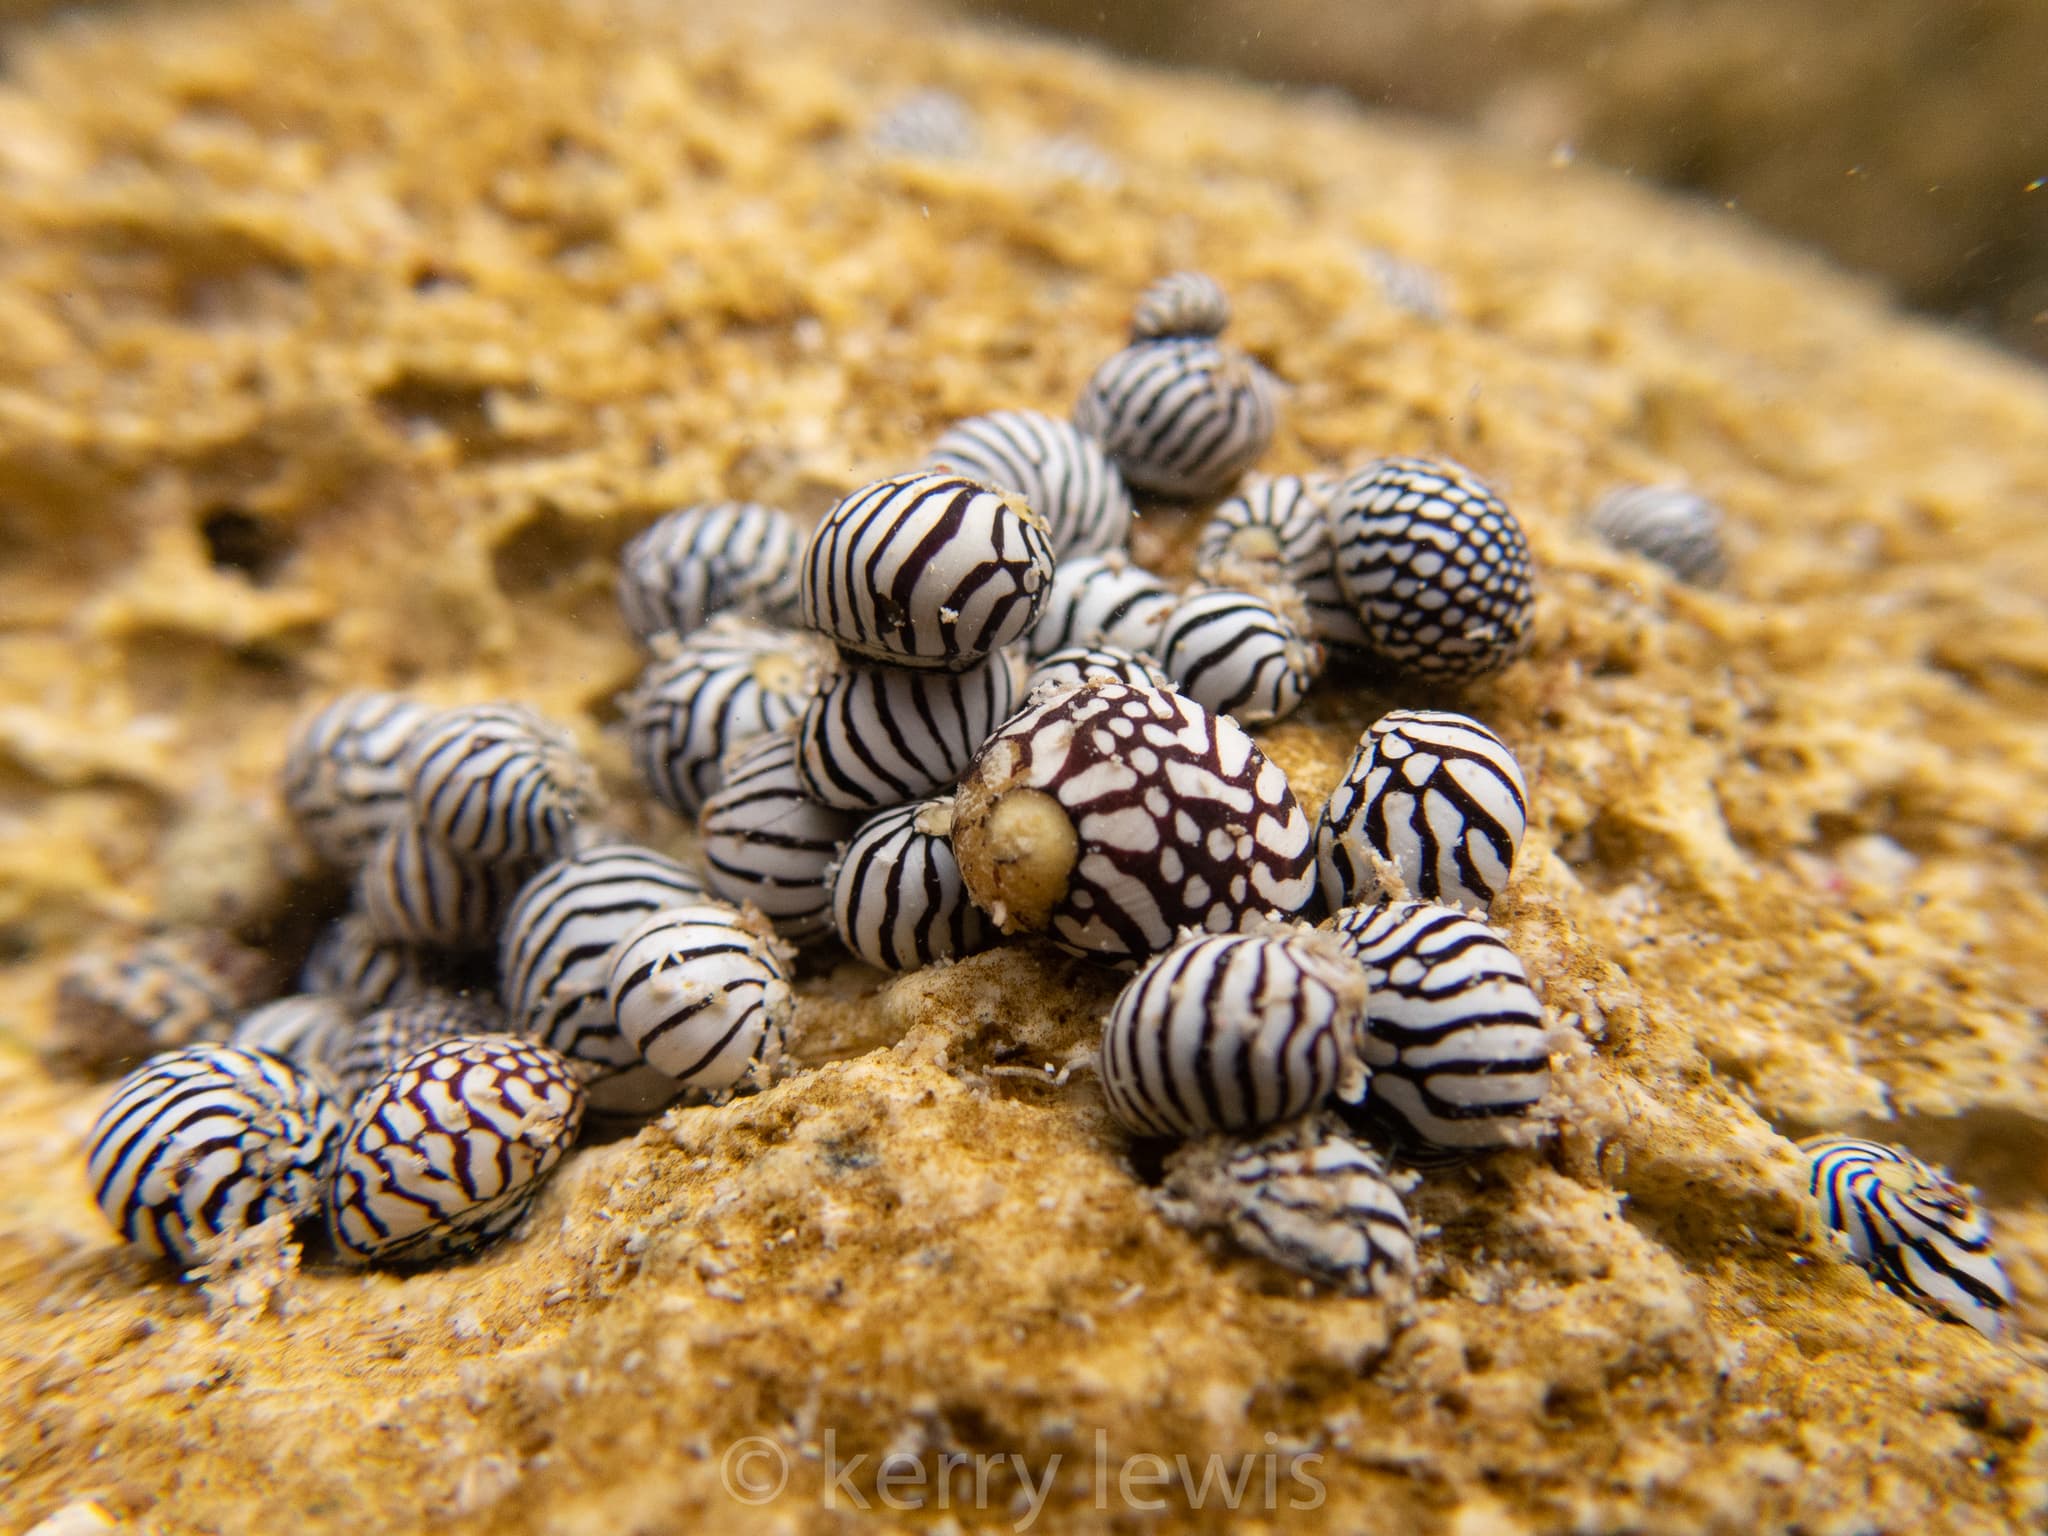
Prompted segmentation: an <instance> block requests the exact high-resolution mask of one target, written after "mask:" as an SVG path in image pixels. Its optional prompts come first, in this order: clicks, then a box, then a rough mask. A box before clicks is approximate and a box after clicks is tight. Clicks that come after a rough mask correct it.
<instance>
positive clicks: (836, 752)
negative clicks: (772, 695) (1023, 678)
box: [797, 652, 1017, 811]
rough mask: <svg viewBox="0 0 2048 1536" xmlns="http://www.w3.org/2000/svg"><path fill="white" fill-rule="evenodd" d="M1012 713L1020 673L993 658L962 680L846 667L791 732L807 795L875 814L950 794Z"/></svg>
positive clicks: (955, 676)
mask: <svg viewBox="0 0 2048 1536" xmlns="http://www.w3.org/2000/svg"><path fill="white" fill-rule="evenodd" d="M1016 707H1017V675H1016V673H1015V672H1014V671H1012V670H1011V667H1010V663H1009V659H1008V658H1007V657H1006V656H1005V655H1004V654H1002V653H1001V652H998V653H997V654H996V655H994V656H991V657H990V658H989V659H988V660H987V661H984V662H983V663H982V664H981V665H980V666H978V667H970V668H968V669H967V670H966V671H964V672H917V671H912V670H911V669H909V668H907V667H871V666H860V665H855V664H849V665H846V666H843V667H841V668H840V669H839V672H838V673H837V675H835V676H834V677H833V678H832V680H831V681H830V682H828V683H826V684H825V686H824V687H823V688H821V689H820V690H819V691H818V693H817V695H816V696H815V697H813V698H812V700H811V702H810V703H809V705H807V706H806V707H805V709H804V714H803V721H802V724H801V725H799V726H798V728H797V773H798V776H799V779H800V781H801V783H802V785H803V790H804V793H805V794H807V795H809V796H810V797H811V798H812V799H813V800H816V801H818V802H819V803H820V804H823V805H829V806H833V807H836V808H837V809H839V810H845V811H876V810H881V809H883V808H884V807H886V806H891V805H902V804H903V803H904V802H905V801H909V800H917V799H921V798H922V797H924V796H926V795H929V794H931V793H932V792H933V791H934V790H939V789H946V788H949V787H950V786H951V785H952V783H953V781H954V780H956V779H958V778H959V777H960V775H961V774H962V773H964V772H965V771H966V769H967V765H968V764H969V763H971V762H973V761H974V754H975V753H977V752H979V751H980V750H981V744H982V743H983V742H985V741H987V740H988V738H989V733H990V732H992V731H993V730H994V729H995V728H996V727H997V726H999V725H1001V724H1002V723H1003V722H1004V721H1005V720H1007V719H1009V718H1010V714H1011V712H1012V711H1013V710H1014V709H1015V708H1016Z"/></svg>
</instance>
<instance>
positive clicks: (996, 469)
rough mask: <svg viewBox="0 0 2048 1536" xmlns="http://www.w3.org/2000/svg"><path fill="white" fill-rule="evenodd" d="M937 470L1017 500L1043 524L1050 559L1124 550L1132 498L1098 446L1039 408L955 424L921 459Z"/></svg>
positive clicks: (1093, 440) (1070, 423)
mask: <svg viewBox="0 0 2048 1536" xmlns="http://www.w3.org/2000/svg"><path fill="white" fill-rule="evenodd" d="M925 462H926V463H927V464H929V465H931V467H932V468H934V469H939V470H945V471H947V472H949V473H951V474H956V475H965V476H966V477H967V478H968V479H970V480H979V481H980V482H981V483H982V484H983V485H989V486H993V487H995V489H997V490H999V491H1008V492H1010V493H1011V494H1012V495H1015V496H1021V497H1023V498H1024V501H1025V503H1026V504H1027V505H1028V506H1030V507H1031V508H1032V509H1033V510H1034V511H1036V512H1037V513H1038V515H1039V516H1040V517H1042V518H1044V519H1045V524H1046V531H1047V538H1048V539H1049V540H1050V541H1051V543H1052V552H1053V558H1054V559H1055V560H1065V559H1067V558H1068V557H1069V556H1073V555H1099V554H1103V553H1105V552H1107V551H1109V550H1112V549H1122V548H1123V547H1124V545H1125V544H1126V543H1128V542H1129V541H1130V537H1131V512H1132V508H1131V493H1130V492H1129V491H1128V490H1127V489H1125V487H1124V481H1123V476H1121V475H1119V474H1118V473H1117V472H1116V466H1115V465H1114V464H1112V463H1110V462H1109V456H1108V455H1107V454H1105V453H1104V452H1103V451H1102V446H1101V445H1100V444H1099V443H1097V442H1096V441H1095V439H1094V438H1092V437H1089V436H1088V435H1086V434H1085V433H1083V432H1082V431H1081V430H1080V429H1079V428H1077V427H1076V426H1075V425H1074V424H1073V423H1072V422H1069V421H1062V420H1060V418H1059V417H1057V416H1048V415H1046V414H1045V413H1044V412H1043V411H992V412H990V413H989V414H988V415H986V416H970V417H968V418H967V419H966V420H965V421H956V422H955V423H953V425H952V426H951V427H949V428H947V429H946V433H945V435H944V436H942V437H941V438H940V439H939V440H938V441H937V442H936V443H934V444H932V451H931V452H930V454H928V455H927V456H926V459H925Z"/></svg>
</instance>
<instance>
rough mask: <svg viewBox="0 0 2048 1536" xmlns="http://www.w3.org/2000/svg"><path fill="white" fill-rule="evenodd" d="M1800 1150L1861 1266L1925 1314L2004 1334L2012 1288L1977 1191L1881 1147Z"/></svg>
mask: <svg viewBox="0 0 2048 1536" xmlns="http://www.w3.org/2000/svg"><path fill="white" fill-rule="evenodd" d="M1799 1150H1800V1151H1801V1152H1803V1153H1805V1154H1806V1159H1807V1165H1808V1167H1809V1169H1810V1170H1811V1172H1810V1175H1809V1179H1808V1186H1807V1187H1808V1188H1809V1189H1810V1190H1811V1191H1812V1193H1813V1196H1814V1198H1815V1199H1817V1200H1818V1201H1819V1202H1820V1209H1821V1216H1822V1218H1823V1219H1824V1220H1825V1221H1826V1222H1827V1224H1828V1226H1829V1227H1830V1228H1832V1229H1833V1230H1834V1231H1836V1232H1839V1233H1840V1234H1841V1235H1842V1238H1843V1240H1844V1242H1846V1243H1847V1245H1848V1248H1849V1253H1850V1256H1851V1257H1852V1258H1854V1259H1855V1261H1856V1262H1857V1263H1858V1264H1860V1265H1862V1266H1863V1267H1864V1268H1865V1269H1867V1270H1869V1271H1870V1273H1871V1274H1872V1275H1873V1276H1874V1277H1876V1279H1877V1280H1879V1281H1880V1282H1881V1283H1882V1284H1884V1285H1885V1286H1886V1287H1888V1288H1889V1289H1890V1290H1892V1291H1894V1292H1896V1293H1897V1294H1899V1295H1900V1296H1903V1297H1904V1298H1905V1299H1906V1300H1907V1301H1910V1302H1911V1303H1913V1305H1915V1306H1917V1307H1920V1308H1921V1309H1923V1310H1924V1311H1928V1312H1932V1313H1934V1314H1935V1315H1937V1316H1939V1317H1946V1318H1951V1319H1953V1320H1954V1321H1956V1322H1960V1323H1967V1324H1969V1325H1970V1326H1971V1327H1972V1328H1974V1329H1976V1330H1977V1331H1978V1332H1979V1333H1981V1334H1983V1335H1984V1336H1985V1337H1986V1338H1987V1339H1996V1338H2000V1337H2002V1336H2003V1334H2004V1333H2005V1328H2006V1320H2005V1313H2006V1310H2007V1309H2008V1308H2009V1307H2010V1306H2011V1305H2012V1301H2013V1292H2012V1282H2011V1281H2010V1280H2008V1279H2007V1278H2006V1274H2005V1270H2004V1268H2003V1267H2002V1266H2001V1265H2000V1264H1999V1262H1998V1255H1997V1254H1996V1253H1994V1252H1993V1251H1992V1246H1991V1227H1990V1224H1989V1223H1988V1222H1987V1221H1986V1220H1985V1219H1984V1213H1983V1211H1982V1210H1980V1209H1979V1208H1978V1206H1977V1203H1976V1201H1974V1200H1973V1199H1971V1198H1970V1192H1969V1191H1968V1190H1966V1189H1964V1188H1962V1187H1961V1186H1960V1185H1957V1184H1956V1183H1954V1182H1953V1181H1952V1180H1950V1179H1949V1178H1948V1177H1947V1176H1946V1175H1945V1174H1943V1173H1942V1172H1941V1171H1940V1170H1939V1169H1937V1168H1932V1167H1929V1166H1928V1165H1927V1164H1926V1163H1923V1162H1921V1161H1920V1159H1919V1158H1917V1157H1914V1156H1913V1155H1912V1154H1911V1153H1910V1152H1907V1151H1906V1150H1905V1149H1904V1148H1902V1147H1891V1146H1886V1145H1884V1144H1883V1143H1882V1142H1875V1141H1864V1140H1862V1139H1861V1138H1859V1137H1855V1136H1836V1135H1828V1136H1810V1137H1808V1138H1807V1139H1806V1140H1805V1141H1802V1142H1800V1143H1799Z"/></svg>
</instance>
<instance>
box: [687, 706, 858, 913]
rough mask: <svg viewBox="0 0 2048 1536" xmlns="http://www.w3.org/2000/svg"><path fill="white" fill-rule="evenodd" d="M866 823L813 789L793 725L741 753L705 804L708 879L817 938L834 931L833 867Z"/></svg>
mask: <svg viewBox="0 0 2048 1536" xmlns="http://www.w3.org/2000/svg"><path fill="white" fill-rule="evenodd" d="M859 827H860V817H859V816H858V815H857V814H855V813H854V812H852V811H844V810H838V809H835V808H834V807H832V806H829V805H825V804H823V803H821V802H819V801H817V800H814V799H812V798H811V796H810V795H809V794H807V793H806V792H805V790H804V785H803V776H802V772H801V770H800V768H799V767H798V763H797V737H796V731H795V728H794V727H790V726H785V727H783V729H781V730H779V731H774V732H771V733H770V734H768V735H766V736H763V737H761V738H760V739H759V740H757V741H754V742H752V743H750V744H749V745H747V746H744V747H742V748H740V750H739V751H738V752H736V753H734V754H733V756H732V759H731V760H730V761H729V762H728V763H727V764H726V769H725V787H724V788H723V789H721V790H719V792H718V793H717V794H715V795H713V796H712V797H711V798H710V799H709V800H707V801H705V802H704V809H703V812H702V813H701V814H700V815H699V816H698V818H697V833H698V836H699V837H700V838H701V839H702V840H703V845H704V879H705V884H707V885H709V886H710V887H711V889H712V891H713V892H714V893H715V894H717V895H718V896H721V897H723V898H724V899H725V900H727V901H730V902H733V903H734V904H736V905H737V904H743V903H747V902H751V903H753V904H754V905H755V906H756V907H758V908H760V910H761V911H762V912H763V913H764V914H765V915H766V916H767V918H768V920H769V921H770V922H772V923H773V924H774V925H775V931H776V932H777V933H778V934H780V935H781V936H782V937H783V938H785V939H787V940H789V941H790V942H791V943H792V944H808V943H811V942H812V941H813V940H816V939H821V938H824V937H825V936H826V935H827V934H829V933H831V931H832V890H831V886H830V884H829V882H828V880H827V871H829V870H830V869H831V867H832V861H833V860H834V859H835V858H836V857H837V856H838V853H839V846H840V844H842V843H844V842H845V841H846V840H847V839H848V838H849V837H851V836H853V834H854V832H855V831H856V830H858V828H859Z"/></svg>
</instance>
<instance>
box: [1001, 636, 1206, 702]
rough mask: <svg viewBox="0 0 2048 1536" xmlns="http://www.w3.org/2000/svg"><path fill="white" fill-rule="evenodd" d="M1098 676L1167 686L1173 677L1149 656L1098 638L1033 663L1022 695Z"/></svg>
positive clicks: (1137, 685)
mask: <svg viewBox="0 0 2048 1536" xmlns="http://www.w3.org/2000/svg"><path fill="white" fill-rule="evenodd" d="M1091 677H1099V678H1101V679H1103V680H1104V681H1105V682H1112V683H1129V684H1130V685H1131V686H1132V687H1134V688H1171V687H1172V686H1173V679H1172V678H1170V677H1168V676H1167V675H1166V669H1165V668H1164V667H1162V666H1160V665H1159V663H1158V662H1156V661H1154V660H1153V659H1152V658H1151V657H1150V656H1147V655H1144V654H1143V653H1141V652H1138V651H1132V650H1126V649H1125V648H1124V647H1123V646H1121V645H1111V644H1110V643H1109V642H1108V641H1106V640H1105V641H1098V642H1097V643H1096V644H1094V645H1070V646H1068V647H1067V648H1066V649H1065V650H1061V651H1054V652H1053V653H1052V654H1051V655H1050V656H1047V657H1045V658H1044V659H1043V660H1041V661H1040V662H1039V663H1038V664H1037V665H1036V666H1034V667H1033V668H1032V669H1031V671H1030V673H1029V675H1027V676H1026V677H1025V679H1024V689H1023V692H1024V696H1025V697H1026V698H1029V697H1030V696H1031V695H1032V694H1034V693H1036V692H1038V690H1039V689H1041V688H1065V687H1067V686H1068V685H1070V684H1073V683H1081V682H1086V681H1087V680H1088V679H1089V678H1091Z"/></svg>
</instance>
